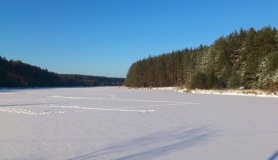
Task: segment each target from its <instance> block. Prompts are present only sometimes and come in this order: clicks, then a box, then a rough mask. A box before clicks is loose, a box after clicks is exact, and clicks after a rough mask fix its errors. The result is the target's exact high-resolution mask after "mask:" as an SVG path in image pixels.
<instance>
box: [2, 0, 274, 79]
mask: <svg viewBox="0 0 278 160" xmlns="http://www.w3.org/2000/svg"><path fill="white" fill-rule="evenodd" d="M277 6H278V1H277V0H257V1H255V0H227V1H223V0H211V1H207V0H0V56H2V57H6V58H7V59H14V60H21V61H23V62H26V63H29V64H32V65H36V66H39V67H41V68H46V69H48V70H50V71H54V72H57V73H66V74H72V73H76V74H86V75H97V76H108V77H111V76H112V77H125V76H126V73H127V71H128V68H129V67H130V65H131V64H132V63H133V62H135V61H137V60H139V59H143V58H146V57H148V56H149V55H160V54H162V53H168V52H172V51H173V50H178V49H183V48H190V47H193V48H194V47H198V46H199V45H200V44H204V45H210V44H212V43H213V42H214V40H216V39H217V38H219V37H220V36H222V35H224V36H225V35H228V34H229V33H231V32H233V31H235V30H239V29H240V28H241V27H242V28H244V29H248V28H250V27H254V28H255V29H261V28H262V27H265V26H271V27H276V28H277V27H278V10H277Z"/></svg>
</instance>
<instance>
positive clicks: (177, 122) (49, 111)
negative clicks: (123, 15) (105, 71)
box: [0, 87, 278, 160]
mask: <svg viewBox="0 0 278 160" xmlns="http://www.w3.org/2000/svg"><path fill="white" fill-rule="evenodd" d="M167 90H168V91H165V90H158V89H156V90H154V89H152V90H147V89H127V88H119V87H95V88H60V89H59V88H56V89H55V88H50V89H14V90H9V89H2V90H0V126H1V129H0V148H1V149H0V159H71V160H80V159H101V160H103V159H104V160H105V159H107V160H110V159H132V160H133V159H162V160H163V159H231V160H232V159H237V160H241V159H242V160H245V159H252V160H261V159H270V158H272V159H275V158H276V159H277V158H278V157H277V156H278V153H277V151H278V146H277V142H278V126H277V123H276V122H277V121H278V116H277V115H278V99H277V98H269V97H255V96H228V95H223V94H222V95H218V94H190V93H182V94H181V93H179V92H171V91H169V90H171V89H169V88H168V89H167Z"/></svg>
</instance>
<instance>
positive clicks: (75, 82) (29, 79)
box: [0, 56, 124, 87]
mask: <svg viewBox="0 0 278 160" xmlns="http://www.w3.org/2000/svg"><path fill="white" fill-rule="evenodd" d="M123 82H124V79H123V78H108V77H97V76H83V75H63V74H57V73H53V72H49V71H48V70H46V69H41V68H39V67H36V66H32V65H29V64H25V63H22V62H21V61H13V60H10V61H8V60H6V59H5V58H2V57H1V56H0V87H74V86H118V85H121V84H122V83H123Z"/></svg>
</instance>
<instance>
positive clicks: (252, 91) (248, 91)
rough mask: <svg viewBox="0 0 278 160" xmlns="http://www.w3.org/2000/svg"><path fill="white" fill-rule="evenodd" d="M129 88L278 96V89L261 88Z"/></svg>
mask: <svg viewBox="0 0 278 160" xmlns="http://www.w3.org/2000/svg"><path fill="white" fill-rule="evenodd" d="M127 88H129V87H127ZM129 89H149V90H162V91H175V92H179V93H192V94H215V95H231V96H255V97H273V98H278V91H275V92H272V93H269V92H268V91H264V90H259V89H222V90H214V89H209V90H206V89H194V90H190V89H187V88H180V87H152V88H129Z"/></svg>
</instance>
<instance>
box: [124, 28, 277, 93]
mask: <svg viewBox="0 0 278 160" xmlns="http://www.w3.org/2000/svg"><path fill="white" fill-rule="evenodd" d="M124 85H125V86H129V87H151V86H152V87H163V86H180V87H186V88H191V89H195V88H199V89H211V88H215V89H221V88H238V87H244V88H246V89H250V88H254V89H255V88H258V89H271V90H277V89H278V32H277V29H276V28H272V27H270V26H269V27H264V28H262V29H260V30H255V29H254V28H250V29H248V30H244V29H242V28H241V29H240V30H239V31H234V32H232V33H231V34H229V35H228V36H222V37H220V38H218V39H217V40H216V41H215V42H214V43H213V44H212V45H210V46H203V45H200V46H199V47H197V48H194V49H192V48H190V49H189V48H186V49H182V50H176V51H173V52H171V53H166V54H165V53H164V54H162V55H159V56H150V57H148V58H145V59H142V60H139V61H137V62H135V63H133V64H132V65H131V67H130V68H129V70H128V73H127V77H126V79H125V83H124Z"/></svg>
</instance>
